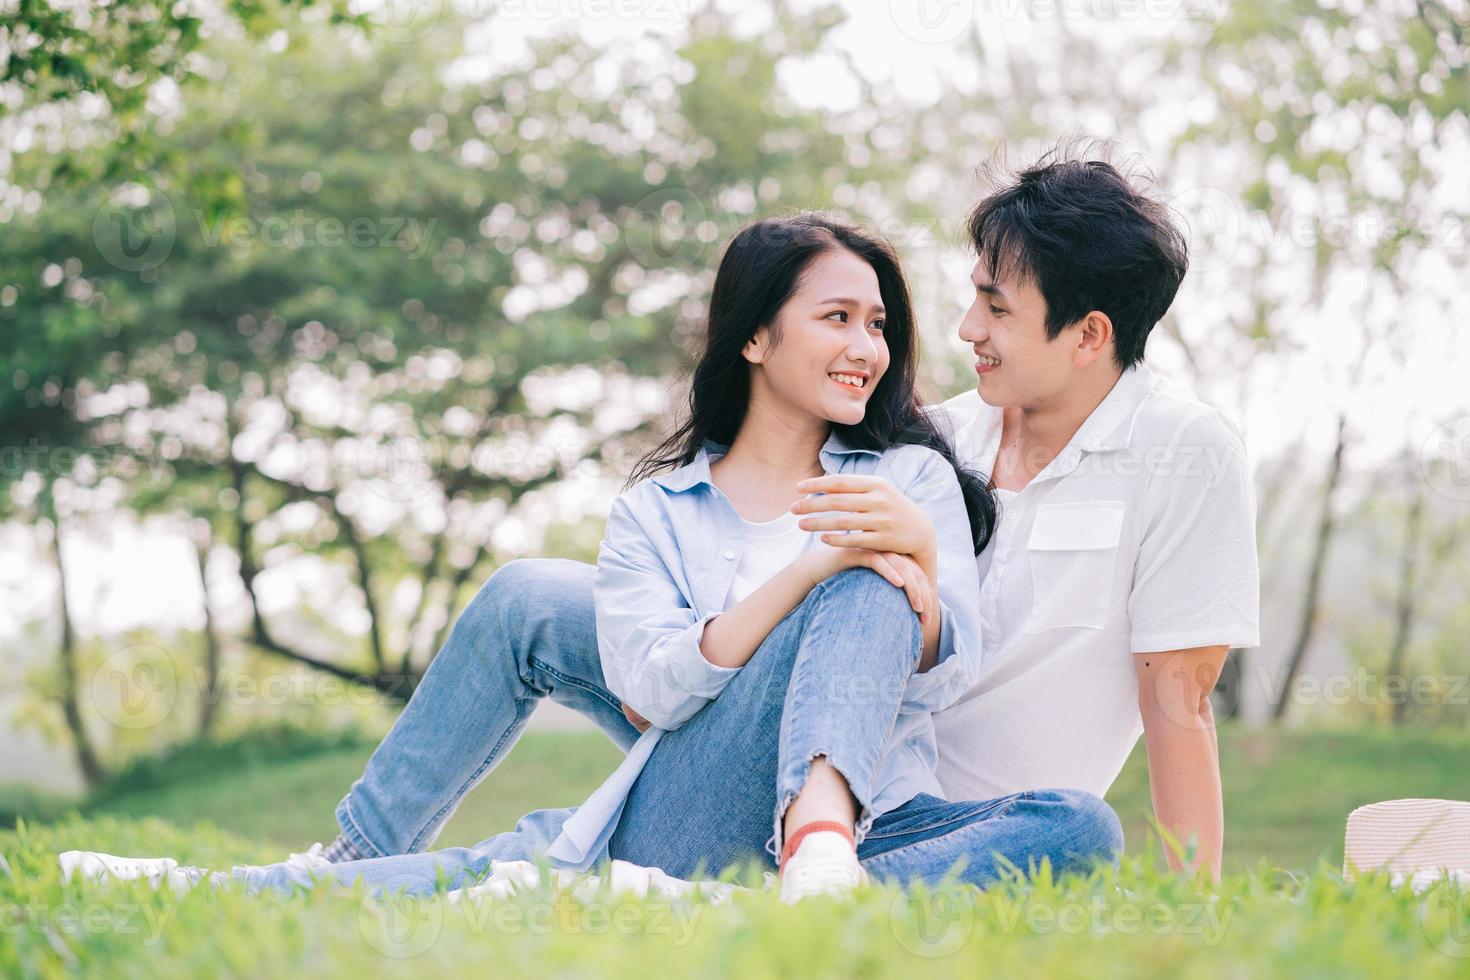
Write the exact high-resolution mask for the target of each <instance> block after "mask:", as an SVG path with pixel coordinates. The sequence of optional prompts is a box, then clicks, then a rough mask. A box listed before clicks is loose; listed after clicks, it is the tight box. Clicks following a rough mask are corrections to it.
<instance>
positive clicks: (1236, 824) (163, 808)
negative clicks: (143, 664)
mask: <svg viewBox="0 0 1470 980" xmlns="http://www.w3.org/2000/svg"><path fill="white" fill-rule="evenodd" d="M371 752H372V743H371V742H366V741H362V740H360V739H353V738H350V737H346V736H338V737H335V738H331V737H325V736H312V737H309V738H305V740H304V741H303V736H299V735H291V736H290V737H289V738H282V737H281V736H278V735H274V734H272V733H261V734H258V735H254V736H251V737H250V738H248V739H245V740H242V741H241V742H236V743H231V744H230V745H229V746H227V747H207V748H206V749H204V750H193V749H186V750H184V753H183V757H182V758H178V757H175V758H170V759H167V760H162V761H150V762H149V763H146V764H144V766H143V771H141V772H140V771H138V770H133V771H130V772H128V773H124V774H122V775H121V776H120V777H119V778H118V779H117V780H116V782H115V783H114V784H113V785H112V786H109V787H107V788H105V789H104V791H103V794H102V795H103V797H104V798H103V799H101V800H100V801H98V802H96V803H94V804H93V805H91V806H89V807H87V808H85V810H84V813H85V814H86V815H89V816H104V815H105V816H119V817H157V818H159V819H162V820H166V821H168V822H170V823H173V824H176V825H178V826H181V827H187V826H193V825H195V824H198V823H201V822H202V823H208V824H211V825H213V826H215V827H218V828H220V829H222V830H226V831H229V832H231V833H234V834H237V835H240V836H242V837H247V838H249V839H251V840H256V841H261V842H268V843H272V844H275V845H277V852H278V853H284V852H285V851H286V850H288V849H289V850H303V849H305V847H306V846H307V845H309V844H310V843H311V842H312V841H316V840H321V841H326V840H330V839H331V837H332V836H333V835H334V834H335V833H336V824H335V822H334V820H333V813H334V812H335V810H336V806H337V801H338V800H339V799H341V798H342V794H343V793H344V792H346V790H347V787H348V786H350V785H351V783H352V781H353V780H354V779H355V778H357V776H358V775H360V774H361V773H362V768H363V764H364V763H365V762H366V761H367V757H368V755H370V754H371ZM1220 756H1221V769H1222V772H1223V778H1224V784H1225V802H1226V812H1225V816H1226V863H1227V868H1229V869H1231V870H1237V871H1239V870H1245V869H1248V868H1254V867H1257V866H1258V865H1260V864H1262V863H1265V864H1269V865H1272V866H1280V867H1286V868H1309V867H1312V866H1313V865H1315V864H1316V863H1317V861H1318V860H1319V859H1325V860H1326V861H1327V862H1328V863H1329V864H1332V865H1335V866H1340V865H1341V864H1342V834H1343V825H1344V822H1345V820H1346V819H1347V814H1348V812H1349V811H1350V810H1352V809H1353V808H1354V807H1358V806H1361V805H1363V804H1364V803H1372V802H1374V801H1376V800H1384V799H1392V798H1395V797H1403V796H1433V797H1446V798H1449V799H1470V766H1467V765H1466V764H1465V760H1466V759H1467V758H1470V740H1466V739H1465V738H1464V737H1463V736H1460V737H1458V738H1456V737H1450V736H1438V735H1435V734H1433V733H1428V734H1425V733H1407V734H1403V735H1389V734H1387V733H1383V732H1379V731H1372V730H1367V731H1350V732H1320V731H1317V732H1275V731H1252V730H1245V729H1235V728H1229V727H1227V728H1226V729H1224V730H1223V731H1222V732H1221V737H1220ZM618 758H619V756H618V752H617V750H616V749H614V748H613V747H612V745H611V744H610V743H608V742H607V740H605V739H604V738H603V737H602V736H600V735H597V734H580V733H578V734H570V733H558V734H549V733H548V734H537V735H531V736H528V737H527V738H525V739H523V740H522V741H521V743H520V744H519V745H518V746H517V747H516V749H515V751H514V752H513V753H512V754H511V755H510V757H509V758H507V759H506V761H505V763H504V764H503V765H501V766H500V767H499V768H498V769H496V770H495V772H494V773H493V774H492V775H491V776H490V777H488V778H487V779H486V780H485V782H483V783H482V784H481V785H480V786H478V787H476V789H475V790H474V791H473V792H472V793H471V794H470V795H469V796H468V797H467V798H466V799H465V801H464V803H463V805H462V806H461V807H460V809H459V810H458V811H457V812H456V813H455V816H454V818H453V819H452V820H451V821H450V822H449V824H448V826H447V827H446V828H445V829H444V832H443V834H442V835H441V836H440V838H439V841H438V844H439V845H440V846H444V847H457V846H462V845H469V844H474V843H476V842H477V841H480V840H483V839H484V838H485V837H488V836H489V835H490V834H493V833H498V832H500V831H503V830H509V829H510V828H511V827H513V826H514V825H515V822H516V819H517V818H518V817H520V816H521V815H522V814H524V813H526V812H527V811H529V810H533V809H537V808H542V807H557V806H574V805H575V804H577V803H580V802H581V801H582V800H583V799H585V798H586V797H587V794H588V793H590V792H591V791H592V789H593V788H595V787H596V786H597V785H598V784H599V783H600V782H601V781H602V779H603V778H604V777H605V776H606V775H607V774H608V773H609V772H611V771H612V770H613V768H614V767H615V766H616V765H617V762H618ZM1108 802H1110V803H1111V804H1112V805H1113V807H1114V808H1115V809H1116V810H1117V811H1118V813H1119V815H1120V816H1121V817H1122V818H1123V822H1124V826H1125V829H1126V832H1127V839H1128V850H1129V851H1130V852H1135V853H1142V852H1143V851H1144V850H1145V849H1146V848H1147V846H1148V841H1149V838H1150V836H1151V835H1152V831H1151V829H1150V826H1149V819H1150V817H1151V814H1152V812H1153V811H1152V806H1151V804H1150V803H1149V796H1148V778H1147V771H1146V764H1145V758H1144V753H1143V747H1142V745H1141V744H1140V745H1139V748H1138V750H1137V751H1135V752H1134V754H1133V757H1132V758H1131V759H1129V761H1128V765H1127V766H1126V767H1125V768H1124V770H1123V774H1122V775H1121V776H1120V777H1119V778H1118V781H1117V783H1115V784H1114V786H1113V789H1112V791H1111V792H1110V793H1109V794H1108ZM53 812H54V811H53Z"/></svg>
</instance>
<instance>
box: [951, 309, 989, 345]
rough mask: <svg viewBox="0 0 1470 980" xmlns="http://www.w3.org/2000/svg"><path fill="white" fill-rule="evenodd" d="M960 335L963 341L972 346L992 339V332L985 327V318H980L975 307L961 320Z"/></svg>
mask: <svg viewBox="0 0 1470 980" xmlns="http://www.w3.org/2000/svg"><path fill="white" fill-rule="evenodd" d="M959 335H960V339H961V340H963V341H965V342H967V343H971V344H978V343H982V342H984V341H986V340H989V339H990V330H989V328H987V327H986V326H985V318H984V317H982V316H980V314H979V313H978V312H977V311H976V309H975V307H973V306H972V307H970V309H969V310H967V311H966V312H965V315H964V316H963V317H961V318H960V328H959Z"/></svg>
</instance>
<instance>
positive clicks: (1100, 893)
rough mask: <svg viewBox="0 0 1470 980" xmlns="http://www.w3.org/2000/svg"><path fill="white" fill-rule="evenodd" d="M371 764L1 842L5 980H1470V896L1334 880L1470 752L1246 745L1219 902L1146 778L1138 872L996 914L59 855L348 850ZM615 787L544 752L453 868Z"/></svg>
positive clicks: (1225, 747)
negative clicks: (354, 883)
mask: <svg viewBox="0 0 1470 980" xmlns="http://www.w3.org/2000/svg"><path fill="white" fill-rule="evenodd" d="M369 750H370V747H369V746H366V745H362V744H354V743H350V742H346V743H336V744H329V745H317V746H315V747H314V750H313V751H311V752H305V751H293V750H292V749H291V747H290V746H285V747H281V746H277V747H276V748H275V749H273V750H271V751H265V752H253V753H244V754H243V755H241V754H238V753H237V754H236V755H229V754H228V753H225V754H224V757H223V758H220V757H213V756H210V755H209V753H208V752H204V753H203V754H201V755H198V756H197V757H195V758H192V759H184V760H182V761H176V762H175V763H174V764H172V765H170V766H166V767H159V768H158V769H155V770H153V771H151V772H146V773H142V774H138V775H135V777H134V778H133V779H132V780H131V784H132V785H136V786H141V787H143V788H141V789H139V790H138V791H136V792H125V791H124V792H113V793H111V794H109V795H108V796H107V798H105V799H103V800H100V801H98V802H96V803H95V804H93V805H91V806H89V807H86V808H84V810H83V812H82V813H81V814H70V815H67V816H65V817H61V818H57V819H53V820H51V821H40V822H29V823H27V824H25V825H23V826H21V827H17V828H16V829H12V830H7V831H0V856H3V858H4V863H3V864H0V976H5V977H11V976H16V977H25V976H62V975H67V976H71V975H76V974H90V975H106V976H109V977H112V976H134V975H136V976H148V977H154V976H191V977H192V976H201V975H203V976H209V975H218V974H221V973H227V974H248V975H252V976H267V975H269V976H276V975H282V974H285V975H294V974H297V973H304V972H308V971H309V972H313V973H321V974H327V975H334V976H335V975H358V976H364V975H373V976H377V975H397V974H414V975H417V976H431V975H438V974H439V973H441V972H448V971H451V970H479V971H482V972H490V973H491V974H492V975H495V976H501V975H516V976H519V975H527V976H536V977H545V976H560V975H567V976H585V975H599V976H614V977H616V976H625V975H626V976H630V977H633V976H636V977H640V978H646V977H648V976H649V975H650V972H651V971H653V972H656V973H657V974H658V975H672V976H684V975H692V974H700V975H705V974H708V975H726V974H734V975H741V976H746V975H749V976H755V977H766V976H782V975H788V976H807V975H822V976H837V977H851V976H878V975H888V974H892V973H900V972H907V971H911V970H914V969H916V968H917V969H923V970H925V971H926V972H935V973H938V974H940V975H954V976H962V975H963V976H976V975H1000V976H1010V975H1018V976H1046V977H1051V976H1089V977H1095V976H1114V975H1116V976H1128V977H1134V976H1143V975H1160V976H1196V975H1198V976H1219V975H1230V976H1237V975H1238V976H1256V975H1293V976H1297V975H1302V974H1307V975H1312V976H1328V975H1331V976H1334V977H1336V976H1350V977H1351V976H1361V977H1379V976H1399V975H1404V976H1409V975H1412V976H1416V977H1417V976H1427V977H1437V976H1445V977H1449V976H1454V977H1465V976H1470V894H1464V893H1461V892H1459V891H1456V890H1454V889H1453V888H1450V887H1448V886H1439V887H1437V888H1436V889H1435V890H1433V891H1431V892H1430V893H1428V894H1426V895H1425V896H1422V897H1418V898H1416V897H1414V896H1412V895H1410V894H1408V893H1406V892H1403V891H1394V890H1392V889H1390V888H1388V887H1387V885H1386V884H1385V883H1383V882H1359V883H1356V884H1348V883H1345V882H1343V881H1342V880H1341V877H1340V875H1338V874H1337V873H1336V871H1335V870H1334V869H1335V868H1336V866H1338V865H1340V862H1341V848H1342V828H1343V821H1344V819H1345V817H1346V815H1347V812H1348V810H1350V809H1351V808H1352V807H1354V806H1357V805H1359V804H1362V803H1365V802H1370V801H1373V800H1378V799H1385V798H1390V797H1395V796H1447V797H1452V798H1460V799H1465V798H1470V776H1467V767H1466V766H1465V765H1464V760H1465V759H1466V758H1467V757H1470V742H1467V741H1466V740H1465V739H1463V737H1462V738H1460V739H1452V738H1449V737H1436V736H1429V735H1408V736H1401V737H1389V736H1386V735H1384V734H1381V733H1375V732H1352V733H1341V734H1333V733H1320V732H1317V733H1286V734H1278V733H1257V732H1248V731H1232V730H1227V731H1225V732H1223V733H1222V738H1221V754H1222V759H1223V765H1224V774H1225V783H1226V798H1227V824H1228V828H1227V849H1228V852H1229V854H1230V859H1229V861H1228V865H1229V867H1228V869H1227V870H1228V873H1227V877H1226V880H1225V882H1223V883H1222V885H1221V887H1219V888H1218V889H1216V890H1214V891H1213V892H1206V891H1203V890H1201V889H1200V887H1199V886H1197V885H1194V884H1191V883H1188V882H1184V881H1181V880H1178V879H1174V878H1172V877H1170V876H1168V875H1167V874H1164V873H1162V872H1161V871H1160V870H1159V867H1158V861H1157V860H1156V857H1157V855H1156V853H1153V852H1152V851H1151V849H1150V845H1149V842H1148V840H1147V835H1148V829H1147V820H1146V817H1147V813H1148V806H1147V799H1148V796H1147V782H1146V777H1145V773H1144V770H1143V765H1142V763H1143V758H1142V754H1141V753H1140V754H1138V755H1137V756H1135V758H1134V759H1132V760H1131V761H1130V763H1129V766H1128V768H1127V770H1126V771H1125V773H1124V775H1123V776H1122V778H1120V780H1119V782H1118V784H1117V785H1116V786H1115V787H1114V791H1113V793H1112V794H1110V802H1112V803H1113V805H1114V806H1115V807H1116V808H1117V809H1118V810H1119V812H1120V813H1121V814H1122V815H1123V817H1124V821H1125V824H1126V825H1127V828H1128V837H1129V850H1130V854H1131V857H1130V859H1129V860H1128V861H1127V862H1125V865H1124V867H1123V869H1122V870H1121V871H1119V872H1116V873H1113V872H1106V871H1105V872H1099V873H1098V874H1096V875H1094V876H1092V877H1091V878H1085V879H1084V878H1070V879H1066V880H1063V881H1059V882H1055V881H1050V880H1046V879H1042V880H1040V881H1032V882H1029V883H1025V884H1013V885H1006V886H999V887H996V888H993V889H990V890H989V891H987V892H985V893H980V892H978V891H974V890H952V891H940V892H937V893H933V894H925V893H921V892H910V893H903V892H900V891H898V890H896V889H872V890H869V891H867V892H865V893H863V894H862V895H860V896H859V898H858V899H857V900H856V901H855V902H854V903H853V904H851V905H842V904H837V903H831V902H809V903H805V904H803V905H802V906H799V907H796V908H794V909H788V908H786V907H784V906H782V905H780V903H779V902H777V901H776V899H775V896H774V895H771V894H766V893H760V892H757V893H753V894H749V895H740V896H737V897H736V898H735V899H734V901H733V902H731V903H730V904H728V905H723V906H718V907H712V906H708V905H703V904H699V903H695V902H660V901H655V900H643V901H633V900H624V899H617V898H613V897H611V896H608V895H606V894H602V895H592V896H581V897H576V898H574V897H571V896H568V895H559V894H556V893H554V892H552V891H549V890H541V891H536V892H527V893H523V894H521V895H519V896H517V897H516V898H514V899H509V900H503V901H499V902H493V903H492V902H485V903H465V904H450V903H448V902H445V901H444V900H442V899H429V900H424V901H414V900H409V899H398V900H388V901H384V902H379V901H377V900H375V899H372V898H370V897H368V896H366V895H365V894H363V893H362V892H360V891H343V890H334V889H327V888H322V889H317V890H316V891H314V892H312V893H310V894H301V895H296V896H291V897H276V896H255V897H252V896H246V895H244V894H242V893H239V892H238V891H236V890H232V889H226V890H222V891H215V890H211V889H207V888H206V889H196V890H194V891H192V892H189V893H187V894H184V895H175V894H173V893H171V892H167V891H165V892H161V893H160V892H154V891H151V890H149V889H148V888H147V887H146V886H144V885H141V884H139V883H113V884H111V885H107V886H100V885H96V884H91V885H84V884H82V883H79V882H73V883H71V884H62V883H61V882H60V880H59V872H58V869H57V866H56V860H55V855H56V853H57V852H59V851H62V850H67V849H71V848H81V849H86V850H102V851H109V852H112V853H121V854H136V855H161V854H168V855H172V856H175V857H178V858H179V859H180V860H181V861H184V862H185V863H193V864H200V865H205V866H210V867H219V868H224V867H228V866H230V865H231V864H236V863H258V862H265V861H271V860H279V859H280V858H282V857H284V854H285V852H286V850H288V849H293V850H300V849H302V848H304V847H305V845H306V844H308V843H310V842H311V841H313V840H326V839H329V837H330V836H331V834H332V832H333V826H334V825H333V821H332V809H333V807H334V805H335V803H336V801H337V799H338V798H339V797H340V796H341V794H342V792H343V790H344V789H345V787H346V786H347V785H348V784H349V783H350V782H351V780H352V778H354V777H355V776H356V775H357V774H358V773H359V772H360V771H361V768H362V763H363V761H364V759H365V758H366V755H367V753H368V751H369ZM615 762H616V752H615V750H613V749H612V748H611V747H610V746H608V745H606V743H604V742H602V740H601V739H600V737H598V736H595V735H591V736H588V735H570V734H561V735H550V734H546V735H537V736H533V737H529V738H527V739H525V740H524V741H523V743H522V744H521V745H520V746H519V747H518V748H517V749H516V751H515V753H514V755H513V756H512V757H511V758H510V759H509V760H508V761H507V762H506V764H505V765H504V766H502V767H501V769H500V770H498V771H497V772H496V773H495V774H494V775H493V776H492V777H491V778H490V779H489V780H487V781H486V783H485V784H482V785H481V786H480V787H479V788H478V789H477V790H476V791H475V792H474V793H473V794H472V795H471V797H470V798H469V799H468V800H467V801H466V803H465V805H464V806H463V807H462V808H461V809H460V811H459V813H458V814H457V815H456V816H455V818H454V820H453V821H452V822H451V824H450V825H449V827H448V828H447V829H446V831H445V833H444V835H443V836H442V837H441V839H440V843H441V844H444V845H454V844H465V843H472V842H474V841H476V840H479V839H480V838H482V837H484V836H486V835H487V834H489V833H492V832H494V831H496V830H500V829H506V828H508V827H509V826H511V824H512V823H513V822H514V820H515V818H516V817H517V816H519V815H520V814H521V813H522V812H524V811H525V810H527V809H530V808H533V807H536V806H559V805H569V804H573V803H576V802H578V801H579V800H580V799H581V798H582V797H583V795H584V794H585V793H586V792H587V791H588V790H589V789H590V788H591V787H592V786H594V785H596V783H597V782H598V781H599V779H600V778H601V777H602V776H603V775H604V774H605V773H606V772H607V771H608V770H609V769H610V768H611V767H612V765H613V764H614V763H615ZM815 936H820V937H823V938H822V939H821V941H818V942H813V941H811V937H815Z"/></svg>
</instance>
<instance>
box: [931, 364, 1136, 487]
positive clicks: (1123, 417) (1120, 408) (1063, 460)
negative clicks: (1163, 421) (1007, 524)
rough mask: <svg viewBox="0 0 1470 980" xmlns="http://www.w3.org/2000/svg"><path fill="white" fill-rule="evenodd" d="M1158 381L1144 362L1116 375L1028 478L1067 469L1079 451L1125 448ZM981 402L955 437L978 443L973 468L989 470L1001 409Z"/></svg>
mask: <svg viewBox="0 0 1470 980" xmlns="http://www.w3.org/2000/svg"><path fill="white" fill-rule="evenodd" d="M1159 384H1160V381H1159V379H1158V376H1157V375H1155V374H1154V373H1153V371H1151V370H1150V369H1149V368H1148V367H1147V366H1146V365H1144V364H1135V365H1133V366H1132V367H1130V368H1128V369H1127V370H1125V371H1124V372H1123V373H1122V374H1121V375H1119V377H1118V380H1117V382H1116V383H1115V384H1114V385H1113V387H1112V390H1111V391H1109V392H1108V393H1107V395H1106V396H1105V397H1104V398H1103V400H1102V401H1101V402H1099V403H1098V406H1097V408H1094V409H1093V410H1092V414H1091V415H1089V416H1087V419H1086V420H1085V421H1084V422H1083V423H1082V425H1081V427H1080V428H1078V430H1077V431H1076V433H1074V434H1073V436H1072V438H1071V440H1070V441H1069V442H1068V443H1067V445H1066V447H1065V448H1064V449H1063V450H1062V452H1061V453H1060V454H1059V455H1058V456H1057V458H1056V459H1054V460H1052V461H1051V463H1049V464H1048V465H1047V466H1046V467H1045V468H1044V469H1043V470H1042V471H1041V472H1040V473H1038V474H1037V475H1036V477H1035V478H1033V481H1032V482H1037V481H1039V480H1040V479H1042V478H1043V477H1051V476H1058V475H1062V474H1063V473H1070V472H1071V471H1072V470H1074V469H1076V467H1077V464H1078V463H1079V462H1081V459H1082V453H1083V452H1089V453H1101V452H1110V451H1113V450H1117V449H1126V448H1127V447H1128V445H1129V443H1130V441H1131V440H1132V438H1133V424H1134V421H1135V420H1136V419H1137V418H1138V410H1139V408H1141V407H1142V406H1143V403H1144V401H1145V400H1147V398H1148V396H1149V394H1150V393H1151V392H1153V391H1154V390H1155V389H1156V388H1157V387H1158V386H1159ZM981 406H982V410H981V411H980V412H979V413H977V414H976V415H975V417H974V418H972V419H971V420H970V422H969V424H968V426H967V428H968V429H969V431H968V432H964V433H963V434H962V435H961V436H960V437H959V439H958V441H959V444H961V445H965V444H968V445H971V446H978V447H980V453H979V455H978V456H977V457H976V459H975V461H974V463H973V465H974V466H975V467H976V468H977V472H982V473H985V474H989V473H990V472H991V471H993V470H994V469H995V457H996V454H997V453H998V452H999V451H1000V436H1001V426H1002V422H1003V420H1004V413H1003V412H1002V411H1001V410H1000V409H999V408H995V407H994V406H990V405H985V404H984V402H981ZM1059 471H1060V472H1059Z"/></svg>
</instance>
